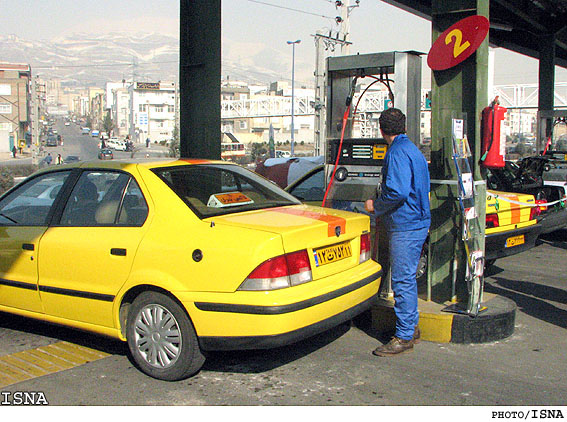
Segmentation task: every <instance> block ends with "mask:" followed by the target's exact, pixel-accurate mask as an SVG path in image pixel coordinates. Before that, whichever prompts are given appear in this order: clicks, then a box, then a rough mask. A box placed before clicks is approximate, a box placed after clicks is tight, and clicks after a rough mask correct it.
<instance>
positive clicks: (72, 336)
mask: <svg viewBox="0 0 567 422" xmlns="http://www.w3.org/2000/svg"><path fill="white" fill-rule="evenodd" d="M0 328H6V329H10V330H15V331H22V332H25V333H30V334H35V335H38V336H43V337H47V338H51V339H54V340H59V341H67V342H69V343H74V344H78V345H80V346H84V347H89V348H91V349H95V350H99V351H101V352H105V353H109V354H112V355H126V354H127V352H128V346H127V344H126V343H123V342H121V341H120V340H116V339H113V338H110V337H104V336H100V335H97V334H93V333H89V332H85V331H79V330H74V329H72V328H68V327H63V326H60V325H56V324H50V323H47V322H43V321H38V320H35V319H32V318H25V317H20V316H18V315H12V314H7V313H4V312H0Z"/></svg>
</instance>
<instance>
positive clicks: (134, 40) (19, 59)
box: [0, 32, 312, 87]
mask: <svg viewBox="0 0 567 422" xmlns="http://www.w3.org/2000/svg"><path fill="white" fill-rule="evenodd" d="M222 48H223V51H222V75H223V78H226V77H230V79H232V80H243V81H246V82H248V83H261V84H266V83H269V82H273V81H276V80H286V79H289V67H290V64H289V63H288V62H289V58H288V57H286V56H284V55H282V54H281V52H279V51H277V50H275V49H273V48H271V47H269V46H266V45H264V44H261V43H241V42H234V41H231V40H226V39H225V40H223V46H222ZM282 56H283V57H282ZM0 61H2V62H8V63H25V64H30V65H31V67H32V74H33V75H34V76H39V77H40V78H43V79H50V78H57V79H60V80H61V84H62V86H69V87H85V86H99V87H103V86H104V84H105V83H106V82H109V81H120V80H123V79H126V80H131V79H134V80H137V81H159V80H163V81H167V80H171V81H176V80H177V75H178V71H179V69H178V67H179V39H178V38H176V37H173V36H169V35H163V34H158V33H137V34H131V33H120V32H114V33H107V34H86V33H80V34H73V35H70V36H65V37H62V38H57V39H53V40H49V41H47V40H26V39H22V38H20V37H17V36H15V35H3V36H0ZM296 66H297V69H296V72H298V75H300V76H301V72H302V71H303V72H304V74H305V75H309V74H311V75H312V69H311V66H312V65H311V64H302V63H296ZM309 79H310V77H309V76H307V80H309Z"/></svg>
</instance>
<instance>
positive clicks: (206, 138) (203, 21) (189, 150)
mask: <svg viewBox="0 0 567 422" xmlns="http://www.w3.org/2000/svg"><path fill="white" fill-rule="evenodd" d="M179 29H180V31H179V95H180V98H179V107H180V117H179V120H180V126H181V127H180V132H179V133H180V145H179V147H180V155H181V157H183V158H207V159H218V160H220V156H221V145H220V144H221V142H220V140H221V131H220V126H221V117H220V108H221V103H220V101H221V100H220V80H221V0H180V24H179Z"/></svg>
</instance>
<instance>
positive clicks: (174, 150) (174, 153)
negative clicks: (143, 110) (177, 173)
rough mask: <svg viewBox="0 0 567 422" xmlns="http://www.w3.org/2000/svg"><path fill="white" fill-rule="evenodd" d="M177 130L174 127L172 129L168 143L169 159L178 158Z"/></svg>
mask: <svg viewBox="0 0 567 422" xmlns="http://www.w3.org/2000/svg"><path fill="white" fill-rule="evenodd" d="M179 151H180V150H179V128H178V127H177V126H175V127H174V128H173V133H172V137H171V141H170V142H169V156H170V157H179V155H180V152H179Z"/></svg>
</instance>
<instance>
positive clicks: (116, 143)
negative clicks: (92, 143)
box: [105, 137, 126, 151]
mask: <svg viewBox="0 0 567 422" xmlns="http://www.w3.org/2000/svg"><path fill="white" fill-rule="evenodd" d="M105 142H106V146H107V147H108V148H112V149H113V150H115V151H126V142H124V141H122V140H120V139H119V138H114V137H113V138H110V139H108V140H106V141H105Z"/></svg>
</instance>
